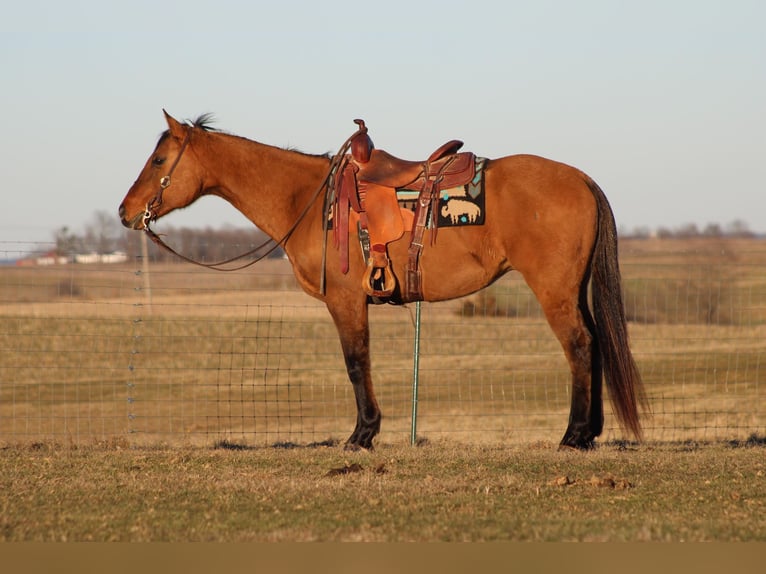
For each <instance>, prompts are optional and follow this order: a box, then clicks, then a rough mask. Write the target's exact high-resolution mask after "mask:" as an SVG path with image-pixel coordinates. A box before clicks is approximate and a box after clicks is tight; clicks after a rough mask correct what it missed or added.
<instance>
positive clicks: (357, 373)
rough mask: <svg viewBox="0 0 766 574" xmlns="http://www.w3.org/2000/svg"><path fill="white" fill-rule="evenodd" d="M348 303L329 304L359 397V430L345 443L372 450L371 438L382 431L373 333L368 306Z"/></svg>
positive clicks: (357, 417) (361, 302) (357, 428)
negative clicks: (372, 358) (374, 376)
mask: <svg viewBox="0 0 766 574" xmlns="http://www.w3.org/2000/svg"><path fill="white" fill-rule="evenodd" d="M354 303H355V302H352V301H349V300H347V299H346V300H343V301H339V302H338V303H336V304H333V303H332V302H330V301H327V308H328V309H329V311H330V314H331V315H332V318H333V321H335V326H336V327H337V329H338V335H339V336H340V343H341V347H342V348H343V357H344V359H345V361H346V370H347V371H348V377H349V379H350V380H351V384H352V385H353V388H354V397H355V398H356V410H357V416H356V427H355V428H354V432H353V433H352V434H351V436H350V437H349V438H348V440H347V441H346V448H351V449H358V448H365V449H371V448H372V439H373V438H374V437H375V435H377V434H378V432H379V431H380V418H381V415H380V408H379V407H378V401H377V400H376V399H375V392H374V390H373V388H372V376H371V374H370V330H369V323H368V318H367V303H366V301H365V300H362V301H360V302H356V303H357V304H354Z"/></svg>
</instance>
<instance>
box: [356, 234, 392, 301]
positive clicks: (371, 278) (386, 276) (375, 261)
mask: <svg viewBox="0 0 766 574" xmlns="http://www.w3.org/2000/svg"><path fill="white" fill-rule="evenodd" d="M371 255H372V256H371V257H370V259H369V261H368V262H367V269H365V271H364V273H363V274H362V289H364V292H365V293H367V295H369V296H370V297H390V296H391V294H392V293H393V292H394V289H395V288H396V278H395V277H394V273H393V271H392V270H391V261H390V260H389V259H388V257H387V256H386V246H385V245H382V244H378V245H373V246H372V253H371Z"/></svg>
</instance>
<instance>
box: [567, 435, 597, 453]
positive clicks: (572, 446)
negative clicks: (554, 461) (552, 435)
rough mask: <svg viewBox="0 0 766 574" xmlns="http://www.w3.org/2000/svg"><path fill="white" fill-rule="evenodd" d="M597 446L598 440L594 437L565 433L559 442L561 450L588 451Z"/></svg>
mask: <svg viewBox="0 0 766 574" xmlns="http://www.w3.org/2000/svg"><path fill="white" fill-rule="evenodd" d="M595 448H596V442H595V441H594V440H593V439H592V438H585V437H575V436H572V435H564V438H563V439H561V443H560V444H559V451H566V450H576V451H580V452H583V451H587V450H594V449H595Z"/></svg>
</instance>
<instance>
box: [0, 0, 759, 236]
mask: <svg viewBox="0 0 766 574" xmlns="http://www.w3.org/2000/svg"><path fill="white" fill-rule="evenodd" d="M764 23H766V2H763V1H762V0H752V1H747V0H726V1H710V0H683V1H673V0H662V1H656V0H640V1H635V2H618V1H613V2H607V1H595V0H583V1H573V2H564V1H559V2H556V1H551V0H548V1H545V0H543V1H535V2H530V1H529V0H524V1H521V2H515V1H508V0H496V1H493V0H468V1H447V0H440V1H433V2H417V1H415V0H410V1H407V2H404V1H401V0H384V1H380V2H364V1H361V0H356V1H340V0H325V1H324V2H309V1H290V0H279V1H274V0H272V1H269V2H261V1H258V0H256V1H249V2H244V1H243V2H234V1H231V0H218V1H216V2H206V1H202V0H184V1H174V2H161V1H158V0H154V1H151V2H150V1H146V0H130V1H129V2H104V1H99V2H95V1H84V0H70V1H67V2H58V1H55V2H54V1H38V2H35V1H34V0H31V1H27V2H16V3H13V4H12V5H11V6H5V7H3V9H2V16H1V17H0V107H1V108H2V117H3V128H2V136H1V137H0V166H1V170H2V185H3V190H2V199H1V200H0V202H1V203H0V241H46V240H50V239H51V238H52V236H53V231H54V230H55V229H58V228H60V227H62V226H64V225H67V226H69V227H70V228H71V229H74V230H76V231H81V230H83V229H84V226H85V225H86V224H87V223H88V222H90V221H91V220H92V216H93V214H94V213H95V212H96V211H97V210H105V211H109V212H111V213H115V217H116V209H117V205H118V204H119V202H120V201H121V199H122V197H123V196H124V194H125V193H126V191H127V189H128V188H129V187H130V185H131V184H132V182H133V180H134V179H135V178H136V176H137V175H138V173H139V171H140V169H141V168H142V166H143V163H144V161H145V160H146V158H147V157H148V155H149V153H150V152H151V150H152V148H153V146H154V144H155V142H156V139H157V136H158V135H159V133H160V132H161V131H162V130H163V129H164V127H165V126H164V121H163V117H162V108H163V107H164V108H166V109H167V110H168V112H170V113H171V114H172V115H174V116H176V117H178V118H179V119H183V118H191V117H196V116H197V115H199V114H201V113H204V112H213V113H214V114H215V116H216V118H217V126H218V127H220V128H221V129H224V130H226V131H229V132H232V133H236V134H238V135H242V136H245V137H248V138H251V139H255V140H258V141H262V142H264V143H269V144H274V145H283V146H285V145H290V146H296V147H298V148H300V149H303V150H304V151H307V152H312V153H324V152H327V151H334V150H336V149H337V147H338V146H339V145H340V143H341V142H342V141H343V140H344V139H345V138H346V137H347V136H348V135H349V134H350V133H351V132H352V131H353V129H354V124H353V123H352V120H353V118H356V117H362V118H364V119H365V120H366V121H367V124H368V125H369V127H370V131H371V136H372V138H373V140H374V141H375V144H376V145H377V146H378V147H381V148H385V149H386V150H387V151H389V152H391V153H394V154H395V155H400V156H403V157H407V158H410V159H417V158H422V157H425V156H426V155H427V154H428V153H430V152H431V151H433V149H434V148H436V147H437V146H438V145H440V144H442V143H443V142H444V141H446V140H447V139H451V138H459V139H462V140H464V141H465V143H466V149H471V150H473V151H475V152H476V153H477V154H479V155H484V156H487V157H498V156H502V155H508V154H513V153H535V154H539V155H543V156H546V157H550V158H553V159H557V160H560V161H563V162H566V163H569V164H572V165H575V166H576V167H578V168H580V169H582V170H584V171H586V172H587V173H588V174H590V175H591V176H592V177H593V178H594V179H596V181H598V182H599V184H600V185H601V187H603V188H604V190H605V191H606V193H607V196H608V197H609V199H610V201H611V203H612V207H613V209H614V211H615V215H616V219H617V222H618V225H619V226H620V227H622V228H627V229H633V228H636V227H640V226H647V227H650V228H656V227H659V226H665V227H671V228H674V227H679V226H681V225H684V224H687V223H695V224H697V225H699V226H701V227H702V226H704V225H706V224H707V223H710V222H716V223H720V224H722V225H726V224H728V223H730V222H732V221H734V220H743V221H745V222H746V223H747V224H748V225H749V226H750V228H751V229H752V230H754V231H759V232H766V213H765V210H764V207H765V204H766V201H764V191H766V189H765V188H766V183H765V182H766V32H764ZM167 222H168V223H169V224H172V225H193V226H197V225H199V226H202V225H211V226H218V225H222V224H224V223H231V224H234V225H245V221H244V219H243V218H242V217H241V216H240V215H239V214H237V213H236V212H235V211H234V210H233V208H231V207H230V206H228V205H226V204H224V203H223V202H222V201H220V200H217V199H208V200H204V202H201V203H200V204H197V205H195V206H192V207H190V208H189V209H187V210H186V211H184V212H183V213H181V214H179V215H178V216H170V217H168V219H167ZM158 227H161V225H158Z"/></svg>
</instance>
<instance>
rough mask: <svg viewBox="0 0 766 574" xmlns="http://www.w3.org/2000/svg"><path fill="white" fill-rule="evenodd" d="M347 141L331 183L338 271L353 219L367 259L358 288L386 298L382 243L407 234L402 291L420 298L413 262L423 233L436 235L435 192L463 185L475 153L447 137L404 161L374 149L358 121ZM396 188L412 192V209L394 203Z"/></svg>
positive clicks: (390, 278)
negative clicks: (427, 152) (414, 194)
mask: <svg viewBox="0 0 766 574" xmlns="http://www.w3.org/2000/svg"><path fill="white" fill-rule="evenodd" d="M354 122H355V123H356V124H357V125H358V126H359V130H358V132H357V134H356V135H355V136H354V137H353V138H352V139H351V143H350V148H351V153H350V154H349V155H346V156H345V157H344V159H343V162H342V163H341V165H340V167H339V175H338V176H337V177H336V181H335V205H334V219H335V221H336V224H335V225H334V232H335V244H336V246H337V247H338V248H339V249H340V250H341V271H342V272H343V273H346V272H348V238H349V232H350V231H351V225H350V224H351V223H354V222H355V223H356V227H357V231H358V234H359V240H360V242H361V245H362V250H363V253H364V256H365V259H366V260H367V269H366V271H365V273H364V275H363V277H362V288H363V289H364V291H365V292H366V293H367V294H368V295H369V296H371V297H373V298H377V299H383V300H385V299H386V298H388V297H390V296H391V295H392V293H393V292H394V289H395V288H396V279H395V277H394V275H393V272H392V271H391V262H390V260H389V259H388V253H387V245H388V244H389V243H391V242H392V241H396V240H398V239H400V238H401V237H402V236H403V235H404V233H405V231H409V232H410V243H409V250H408V263H407V276H406V281H405V286H404V288H405V292H404V295H405V297H406V298H407V299H409V300H422V299H423V295H422V285H421V283H422V278H421V273H420V269H419V266H418V263H419V259H420V254H421V251H422V249H423V235H424V233H425V229H426V227H427V226H428V225H429V221H430V227H431V230H432V231H431V242H432V243H433V242H434V241H435V239H436V223H437V221H438V217H437V214H438V202H439V192H440V190H442V189H449V188H453V187H458V186H461V185H466V184H468V183H469V182H470V181H471V180H472V179H473V177H474V171H475V156H474V154H473V153H471V152H461V153H458V150H459V149H460V148H461V147H462V146H463V142H461V141H459V140H450V141H448V142H447V143H445V144H444V145H442V146H440V147H439V148H438V149H436V151H434V152H433V153H432V154H431V155H430V156H429V157H428V159H426V160H423V161H409V160H404V159H400V158H397V157H395V156H393V155H391V154H389V153H388V152H385V151H383V150H379V149H376V148H375V146H374V144H373V143H372V140H371V139H370V137H369V135H368V134H367V127H366V126H365V124H364V120H354ZM397 189H407V190H411V191H417V192H418V201H417V205H416V208H415V212H414V213H413V212H412V211H410V210H408V209H402V208H400V207H399V203H398V201H397V197H396V190H397Z"/></svg>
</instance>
